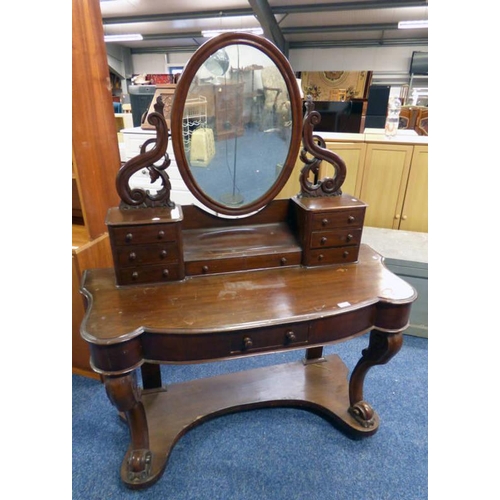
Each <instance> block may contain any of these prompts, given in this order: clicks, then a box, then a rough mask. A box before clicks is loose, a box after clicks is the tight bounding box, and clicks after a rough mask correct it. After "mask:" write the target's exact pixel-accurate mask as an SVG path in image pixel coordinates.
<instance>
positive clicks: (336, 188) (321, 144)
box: [299, 96, 346, 197]
mask: <svg viewBox="0 0 500 500" xmlns="http://www.w3.org/2000/svg"><path fill="white" fill-rule="evenodd" d="M305 104H306V115H305V117H304V126H303V130H302V146H303V149H302V151H301V152H300V159H301V161H302V162H304V167H303V168H302V171H301V173H300V179H299V180H300V186H301V192H300V196H303V197H315V196H338V195H341V194H342V190H341V189H340V188H341V186H342V184H343V183H344V181H345V177H346V164H345V163H344V160H342V158H340V156H339V155H338V154H336V153H334V152H333V151H330V150H328V149H326V144H325V141H324V140H323V139H322V138H321V137H320V136H318V135H314V134H313V131H314V126H315V125H317V124H318V123H319V122H320V121H321V115H320V114H319V113H318V112H317V111H314V103H313V101H312V97H311V96H307V100H306V103H305ZM308 153H309V155H312V158H311V157H309V156H308ZM322 161H326V162H328V163H330V164H331V165H332V166H333V168H334V169H335V176H334V177H325V178H324V179H318V176H319V167H320V165H321V163H322ZM311 175H312V177H313V178H314V181H313V182H311Z"/></svg>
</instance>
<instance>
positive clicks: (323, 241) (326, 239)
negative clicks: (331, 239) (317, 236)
mask: <svg viewBox="0 0 500 500" xmlns="http://www.w3.org/2000/svg"><path fill="white" fill-rule="evenodd" d="M327 241H328V238H327V237H326V236H323V237H322V238H321V240H320V241H319V242H320V244H321V245H324V244H325V243H326V242H327Z"/></svg>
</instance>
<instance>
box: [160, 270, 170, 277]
mask: <svg viewBox="0 0 500 500" xmlns="http://www.w3.org/2000/svg"><path fill="white" fill-rule="evenodd" d="M161 274H162V276H163V277H164V278H168V274H169V272H168V269H164V270H163V272H162V273H161Z"/></svg>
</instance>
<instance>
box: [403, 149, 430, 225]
mask: <svg viewBox="0 0 500 500" xmlns="http://www.w3.org/2000/svg"><path fill="white" fill-rule="evenodd" d="M399 229H404V230H405V231H420V232H422V233H427V232H428V146H415V147H414V151H413V158H412V163H411V169H410V176H409V178H408V187H407V189H406V195H405V201H404V205H403V214H402V216H401V223H400V226H399Z"/></svg>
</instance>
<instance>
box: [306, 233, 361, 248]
mask: <svg viewBox="0 0 500 500" xmlns="http://www.w3.org/2000/svg"><path fill="white" fill-rule="evenodd" d="M360 242H361V229H336V230H332V231H314V232H313V233H312V234H311V248H328V247H339V246H345V245H359V243H360Z"/></svg>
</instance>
